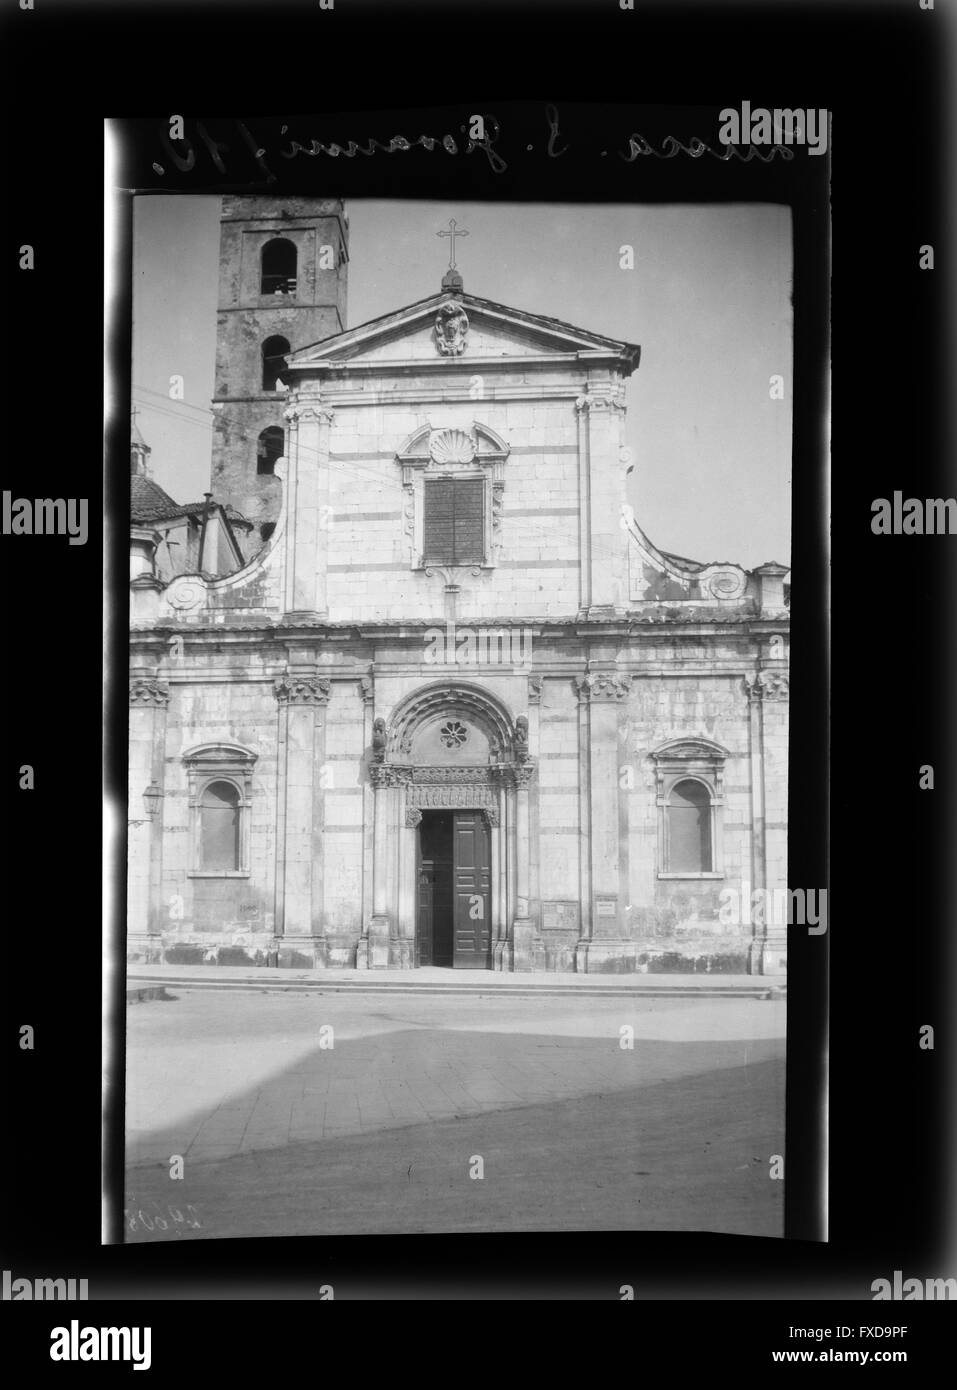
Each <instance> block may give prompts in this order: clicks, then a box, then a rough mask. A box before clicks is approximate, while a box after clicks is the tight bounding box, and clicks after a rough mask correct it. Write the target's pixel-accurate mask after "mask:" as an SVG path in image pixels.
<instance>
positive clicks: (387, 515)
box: [329, 507, 402, 522]
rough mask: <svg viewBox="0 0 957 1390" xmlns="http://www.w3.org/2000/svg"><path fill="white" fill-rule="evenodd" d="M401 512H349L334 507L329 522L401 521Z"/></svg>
mask: <svg viewBox="0 0 957 1390" xmlns="http://www.w3.org/2000/svg"><path fill="white" fill-rule="evenodd" d="M401 520H402V513H401V512H347V511H343V510H342V509H341V508H339V507H333V509H332V514H331V515H330V517H329V521H330V522H333V521H401Z"/></svg>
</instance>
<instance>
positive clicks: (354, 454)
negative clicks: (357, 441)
mask: <svg viewBox="0 0 957 1390" xmlns="http://www.w3.org/2000/svg"><path fill="white" fill-rule="evenodd" d="M369 433H370V434H371V433H372V431H371V430H370V431H369ZM394 458H395V450H394V449H355V450H350V452H349V453H341V452H336V453H332V451H331V450H330V452H329V459H330V461H331V462H336V461H337V460H339V459H341V460H342V461H343V462H345V460H346V459H394Z"/></svg>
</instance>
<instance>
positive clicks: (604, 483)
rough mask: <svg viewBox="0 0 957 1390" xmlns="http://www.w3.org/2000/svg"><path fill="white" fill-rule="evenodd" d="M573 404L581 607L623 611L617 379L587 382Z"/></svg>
mask: <svg viewBox="0 0 957 1390" xmlns="http://www.w3.org/2000/svg"><path fill="white" fill-rule="evenodd" d="M575 409H576V410H577V412H578V422H579V423H578V446H579V469H580V479H581V483H580V495H579V505H580V508H581V527H582V555H581V564H582V579H581V607H582V609H583V610H584V611H585V612H586V613H589V614H595V615H598V616H600V615H603V614H607V613H614V612H616V611H621V610H622V609H623V608H624V607H625V600H626V596H627V593H628V588H627V583H628V580H627V559H628V542H627V537H626V535H625V533H624V531H623V530H622V528H621V508H622V503H623V502H624V500H625V488H624V473H623V470H622V464H621V448H622V443H623V439H624V436H623V433H622V430H623V419H624V413H625V398H624V392H623V390H622V388H621V383H620V382H619V381H617V380H616V379H610V380H605V381H594V382H589V383H588V387H587V390H586V391H585V393H584V394H583V395H581V396H579V397H578V398H577V400H576V401H575Z"/></svg>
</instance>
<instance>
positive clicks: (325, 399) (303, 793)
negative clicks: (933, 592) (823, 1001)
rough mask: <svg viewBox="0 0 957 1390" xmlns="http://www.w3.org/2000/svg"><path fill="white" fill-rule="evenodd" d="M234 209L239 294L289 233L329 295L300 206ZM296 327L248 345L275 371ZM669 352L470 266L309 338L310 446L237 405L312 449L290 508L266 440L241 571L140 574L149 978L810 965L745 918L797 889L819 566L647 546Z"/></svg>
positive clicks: (132, 915)
mask: <svg viewBox="0 0 957 1390" xmlns="http://www.w3.org/2000/svg"><path fill="white" fill-rule="evenodd" d="M225 201H226V205H227V206H226V209H225V211H226V212H227V213H228V214H229V219H228V220H229V222H230V227H231V230H230V232H229V236H230V237H232V238H233V241H232V242H231V243H230V245H234V244H235V239H236V232H235V224H236V222H237V220H239V221H240V222H241V223H242V228H241V230H242V231H243V232H244V233H245V235H244V236H243V238H242V241H243V248H242V250H240V249H236V250H234V251H230V252H229V258H230V263H229V265H227V266H226V267H225V268H224V272H223V273H224V279H225V282H226V283H227V284H228V285H235V284H236V283H238V280H237V275H240V271H239V270H238V269H237V266H238V265H240V263H242V258H243V257H247V258H248V257H249V256H250V255H253V256H255V257H257V258H258V260H257V261H255V262H253V269H252V270H250V268H249V265H248V264H246V265H245V269H242V271H241V274H243V275H247V278H248V276H249V275H257V274H260V273H261V275H262V279H260V281H259V282H258V285H256V286H254V290H255V294H254V296H253V297H254V298H255V297H256V295H260V296H262V291H263V287H264V285H265V283H266V272H265V270H263V269H262V267H263V264H264V262H263V257H264V248H265V247H268V246H270V245H271V244H273V250H272V252H271V253H270V255H271V257H272V259H271V261H270V264H276V263H281V264H282V265H283V266H284V267H286V268H287V269H288V266H290V265H291V266H292V267H293V274H292V275H290V274H288V273H286V274H285V277H284V278H285V283H286V286H287V289H286V290H283V292H282V293H283V294H286V293H287V291H288V286H289V284H290V282H291V283H292V286H293V288H292V294H293V295H294V296H295V294H296V292H297V287H298V285H299V284H300V283H304V282H302V281H301V280H300V279H299V278H298V276H297V273H296V266H297V261H296V258H295V257H292V256H290V257H289V258H288V260H285V261H284V260H283V259H282V256H280V255H278V253H277V252H276V249H275V246H274V243H275V241H276V240H282V238H283V235H284V233H283V227H282V223H281V221H280V218H279V216H278V209H276V208H274V207H268V208H266V209H265V211H264V210H262V209H261V208H256V207H254V206H252V205H251V200H246V199H243V200H239V199H236V200H229V199H227V200H225ZM294 211H295V212H296V213H297V214H298V215H299V217H300V220H301V221H302V220H304V219H305V220H306V221H307V220H308V219H307V217H306V214H307V213H308V209H303V208H297V209H295V210H294ZM333 211H334V212H335V216H334V217H333V216H332V213H331V212H330V208H329V207H328V206H326V205H323V208H322V209H321V210H320V215H321V217H322V218H325V219H327V222H325V223H323V226H322V227H320V226H319V221H318V217H317V219H316V222H315V226H316V229H317V230H316V235H315V236H313V237H312V238H311V239H310V237H309V236H308V235H300V237H299V242H298V245H299V247H300V248H305V252H303V251H300V256H299V260H298V265H299V266H301V265H302V258H303V254H305V256H306V259H307V262H308V264H310V265H317V264H318V261H317V259H316V257H317V254H318V248H319V246H321V245H322V244H324V243H323V241H322V238H323V236H324V235H325V233H326V229H327V227H328V225H330V223H329V221H328V219H330V218H332V220H333V221H335V223H336V225H337V226H339V227H341V226H342V225H343V224H342V220H341V218H340V217H339V214H338V212H336V211H335V209H333ZM240 214H242V216H241V217H240ZM226 220H227V219H225V218H224V226H225V222H226ZM287 220H288V219H287ZM293 223H294V227H293V229H294V230H297V231H298V232H300V233H301V232H302V231H303V228H302V227H297V225H296V224H295V219H293ZM306 231H308V227H307V228H306ZM225 237H226V232H225V231H224V247H225V245H226V241H225ZM292 239H293V240H295V238H292ZM341 250H342V248H341V246H340V251H341ZM310 258H311V259H310ZM299 274H300V275H301V271H300V272H299ZM317 283H318V281H317V279H316V277H315V275H313V278H312V279H311V280H310V281H309V285H310V286H311V288H310V289H309V291H308V292H309V293H314V291H315V286H316V284H317ZM270 293H271V294H273V295H274V294H275V289H274V287H272V286H271V282H270ZM326 299H327V301H328V302H329V303H333V302H335V303H338V304H339V305H340V307H341V308H342V309H343V312H344V293H342V294H341V295H340V289H339V287H338V286H333V285H332V284H331V282H330V285H329V286H328V287H327V293H326ZM253 307H255V306H253ZM268 309H269V312H270V313H271V314H272V317H275V315H276V313H277V312H280V313H286V314H287V317H289V315H290V314H291V306H286V305H285V304H283V305H282V306H281V308H280V309H279V310H276V309H275V307H274V306H273V305H271V304H270V305H269V306H268ZM337 312H338V310H337ZM247 319H248V315H247ZM270 326H272V325H266V324H265V323H263V325H262V331H265V329H266V328H267V327H270ZM230 331H231V332H232V331H234V330H233V329H232V328H231V329H230ZM262 331H261V332H259V333H258V336H257V332H256V323H255V316H253V320H252V326H251V327H250V326H249V323H248V322H247V326H246V328H245V329H244V335H245V337H244V339H243V341H244V342H245V343H246V347H245V348H243V346H242V342H240V340H239V339H237V341H236V343H235V344H234V345H233V347H232V349H231V352H232V353H233V354H234V355H235V354H237V353H241V352H242V351H244V350H245V351H246V352H247V354H248V356H249V357H250V359H251V360H252V362H253V363H254V368H255V364H256V363H257V362H258V361H260V360H261V361H263V362H265V358H266V356H267V355H268V354H265V353H263V352H262V351H261V343H260V341H259V340H260V339H262ZM222 336H223V330H222V328H221V331H220V339H221V343H220V346H221V352H222V356H221V360H222V361H223V362H225V361H227V360H228V359H229V355H228V354H226V353H225V352H224V351H223V342H222ZM268 336H273V335H271V334H267V337H268ZM263 341H265V340H263ZM639 357H640V351H639V348H638V347H637V346H636V345H634V344H631V343H627V342H622V341H617V340H614V339H611V338H606V337H602V336H600V335H598V334H596V333H594V332H592V331H586V330H583V329H579V328H576V327H574V326H572V325H570V324H567V323H564V322H562V321H560V320H557V319H551V318H546V317H542V316H539V315H534V314H529V313H525V312H522V311H519V310H515V309H512V308H509V307H508V306H506V305H503V304H499V303H496V302H493V301H491V300H487V299H483V298H480V297H477V296H474V295H472V294H470V293H466V292H465V289H464V286H463V283H462V280H461V277H460V276H459V275H458V273H457V271H455V270H454V269H450V271H449V272H448V274H447V275H446V276H445V278H444V280H443V282H442V286H441V288H440V290H439V291H438V293H436V294H435V295H432V296H430V297H428V298H426V299H424V300H421V301H419V302H417V303H414V304H411V305H408V306H407V307H405V308H402V309H400V310H398V311H397V312H395V313H391V314H388V315H385V316H383V317H381V318H378V319H376V320H374V321H372V322H370V323H366V324H363V325H361V326H360V327H357V328H353V329H348V330H343V331H332V332H331V333H328V332H327V333H326V334H325V335H324V336H322V337H321V339H320V340H319V341H315V342H313V343H311V344H309V343H304V344H303V345H302V346H300V347H296V346H293V345H291V346H290V349H289V352H288V354H284V355H283V358H282V366H281V378H282V379H281V381H276V380H272V381H271V382H270V386H269V389H270V390H272V391H273V392H275V393H276V399H275V402H274V404H273V407H272V408H273V410H274V411H275V413H276V415H277V416H278V417H279V418H280V419H281V425H280V426H276V425H263V424H262V420H263V419H265V416H262V419H261V418H260V415H261V411H260V410H259V407H260V406H261V405H262V402H261V401H259V402H252V403H250V401H248V400H239V401H236V402H234V403H231V402H230V401H228V400H224V401H222V402H221V403H220V404H219V406H218V410H219V412H220V417H221V422H220V423H218V424H217V430H219V432H220V434H219V437H220V439H223V438H226V437H227V435H228V431H229V429H230V428H231V427H232V426H235V425H237V422H239V423H241V419H240V417H241V416H242V414H243V413H245V414H247V415H248V414H249V413H250V411H252V413H253V414H255V415H256V420H255V424H256V430H257V431H258V430H259V428H260V426H262V428H263V429H273V430H275V429H276V428H281V430H282V441H281V453H280V452H278V448H274V449H273V451H272V456H271V458H270V460H269V463H270V468H269V477H268V492H267V490H266V489H265V488H263V487H262V486H261V480H260V484H259V485H257V484H255V483H251V482H250V479H249V478H246V479H243V478H241V477H240V476H239V474H240V472H241V462H238V461H237V458H238V456H236V457H233V458H232V460H231V461H230V462H228V470H232V476H233V484H232V490H231V491H230V493H229V494H228V495H227V496H225V497H220V500H221V501H224V502H232V503H236V504H237V505H238V503H239V501H240V500H241V499H242V497H243V496H246V497H249V496H250V495H256V496H260V497H265V498H266V499H267V501H268V503H269V506H270V508H271V515H270V516H269V523H270V524H269V525H268V526H267V529H266V531H265V532H264V534H263V535H262V537H261V545H260V548H259V549H258V550H256V551H255V553H253V554H252V555H251V557H250V558H249V559H248V560H247V562H246V563H245V564H244V565H242V567H241V568H239V569H238V570H236V571H235V572H234V573H232V574H229V575H227V576H224V577H215V576H211V575H210V574H207V573H202V572H200V573H197V574H192V575H190V574H181V575H178V576H176V577H175V578H173V579H172V580H171V581H170V582H164V581H163V580H162V579H160V578H159V577H156V578H154V580H153V582H152V583H150V582H148V580H147V579H145V578H144V576H143V575H142V574H141V575H140V576H139V578H138V580H137V583H136V585H135V586H134V587H133V589H132V590H131V639H130V646H131V671H130V687H129V701H130V726H129V740H130V786H129V816H130V827H129V876H128V887H129V897H128V935H127V939H128V954H129V958H130V959H131V960H136V961H160V960H162V961H167V962H170V963H176V962H183V963H186V962H190V963H200V962H206V963H209V964H217V963H219V964H246V963H248V964H254V965H262V966H264V967H270V966H280V967H284V966H285V967H300V968H309V969H312V968H317V969H322V968H326V967H346V968H356V969H360V970H361V969H367V970H376V969H396V968H401V969H415V968H417V967H422V966H429V965H432V966H447V967H449V968H454V969H473V970H474V969H485V970H501V971H512V970H514V971H528V970H554V971H578V972H609V971H611V972H632V971H650V972H654V971H679V972H698V971H714V972H722V971H723V972H730V973H753V974H762V973H779V972H780V971H782V970H783V969H784V968H785V960H786V945H785V938H786V929H785V927H784V926H783V925H781V924H775V923H774V922H768V921H764V920H761V914H756V917H757V919H758V920H752V914H751V913H750V912H748V911H747V910H746V908H747V901H748V894H749V893H750V892H751V891H753V890H765V891H768V890H771V891H773V890H774V889H780V890H783V889H784V888H785V886H786V883H787V697H788V663H787V650H788V606H787V603H788V600H787V588H786V580H787V570H786V569H785V567H783V566H781V565H778V564H774V563H768V564H765V565H762V566H761V567H760V568H759V569H756V570H754V571H746V570H744V569H742V568H739V567H737V566H735V565H734V564H729V563H723V562H722V563H699V562H694V561H690V560H686V559H682V558H680V557H678V556H675V555H670V554H666V553H664V552H662V551H659V550H658V549H656V547H655V546H654V545H653V543H652V542H651V540H650V539H649V538H648V537H647V536H646V535H645V534H644V532H643V531H642V529H641V527H640V525H639V524H638V522H637V521H636V519H635V517H634V515H633V513H632V511H631V508H630V507H629V506H628V505H627V502H626V477H627V474H628V472H630V467H629V463H628V454H627V450H626V449H625V448H624V436H623V425H624V414H625V404H624V384H625V381H626V379H627V378H628V377H629V376H630V375H631V373H633V372H634V371H635V370H636V369H637V368H638V365H639ZM239 370H240V369H239V367H237V368H236V371H237V372H238V371H239ZM263 370H264V371H265V367H264V369H263ZM265 381H266V378H265V376H264V378H263V383H262V384H263V386H264V387H265ZM220 394H221V395H223V394H224V393H223V392H222V391H220ZM263 394H264V395H265V394H266V392H265V390H264V392H263ZM231 412H232V413H231ZM251 445H252V441H251V440H250V447H251ZM217 448H218V449H219V451H220V453H219V457H220V459H221V460H222V459H223V458H225V455H224V454H223V451H222V445H221V443H220V444H218V445H217ZM250 457H251V456H250ZM256 458H257V460H260V462H261V456H260V453H259V452H258V451H257V453H256ZM252 466H253V465H252V463H250V465H249V467H250V469H251V468H252ZM255 466H256V467H257V469H258V468H259V466H260V463H259V462H257V463H256V465H255ZM228 470H227V473H228ZM224 476H226V475H224ZM257 476H258V475H257ZM215 484H216V478H215V477H214V486H215ZM257 486H258V487H259V490H258V491H257ZM244 490H245V491H244ZM240 510H242V508H241V507H240ZM247 510H248V504H247ZM263 515H266V511H265V510H264V511H263ZM728 890H730V892H729V891H728ZM729 903H737V904H739V905H740V904H742V903H743V904H744V906H745V910H743V911H742V910H741V909H740V906H739V907H738V910H733V909H732V910H730V911H729V910H728V905H729Z"/></svg>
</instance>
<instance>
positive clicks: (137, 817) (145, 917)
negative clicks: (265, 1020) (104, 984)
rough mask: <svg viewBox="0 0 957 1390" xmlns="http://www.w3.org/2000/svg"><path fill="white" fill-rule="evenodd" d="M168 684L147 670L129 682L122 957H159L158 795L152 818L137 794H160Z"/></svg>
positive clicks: (160, 859)
mask: <svg viewBox="0 0 957 1390" xmlns="http://www.w3.org/2000/svg"><path fill="white" fill-rule="evenodd" d="M169 699H170V692H169V685H168V684H167V682H166V681H163V680H157V679H156V678H155V677H154V676H152V675H151V674H148V673H139V674H135V675H134V676H133V677H132V678H131V680H130V691H129V703H130V725H129V762H130V771H129V789H128V797H129V802H128V810H127V823H128V844H127V854H128V872H127V958H128V959H129V960H134V961H144V962H152V961H159V960H161V959H162V950H163V944H162V932H163V927H164V925H165V922H166V913H165V908H164V904H163V896H162V884H163V807H164V800H163V797H162V796H161V797H160V798H159V799H158V801H157V803H156V809H155V812H154V814H153V815H152V817H151V816H150V815H149V814H148V812H147V809H146V804H145V801H144V796H143V793H144V792H145V791H146V789H147V788H148V787H151V786H152V787H155V788H156V789H157V790H159V791H160V792H161V793H165V785H164V780H165V778H164V769H165V758H166V722H167V711H168V709H169Z"/></svg>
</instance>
